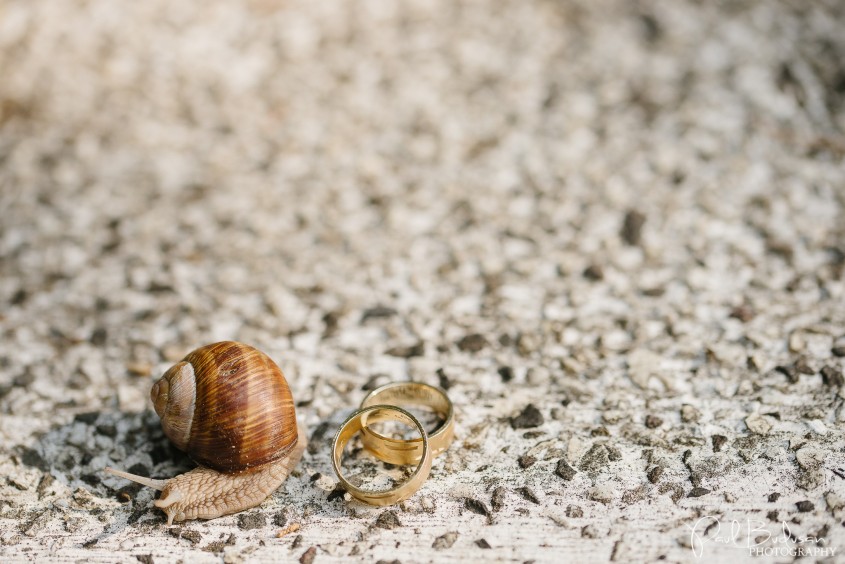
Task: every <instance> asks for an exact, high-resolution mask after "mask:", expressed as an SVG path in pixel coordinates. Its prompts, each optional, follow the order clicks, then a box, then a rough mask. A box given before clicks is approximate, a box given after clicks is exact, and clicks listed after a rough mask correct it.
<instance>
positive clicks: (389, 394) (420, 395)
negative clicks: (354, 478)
mask: <svg viewBox="0 0 845 564" xmlns="http://www.w3.org/2000/svg"><path fill="white" fill-rule="evenodd" d="M377 404H387V405H400V406H408V405H419V406H424V407H428V408H431V409H432V410H433V411H434V412H435V413H436V414H437V415H438V416H440V417H441V418H442V419H443V422H442V423H441V424H440V426H439V427H437V429H435V430H434V431H433V432H432V433H431V434H430V435H429V437H428V443H429V448H430V449H431V452H432V454H431V455H432V457H435V456H437V455H439V454H440V453H442V452H443V451H445V450H446V449H447V448H449V445H450V444H451V443H452V440H453V439H454V438H455V418H454V409H453V407H452V402H451V400H449V396H447V395H446V392H444V391H443V390H441V389H440V388H436V387H434V386H429V385H428V384H423V383H420V382H394V383H391V384H386V385H384V386H381V387H380V388H377V389H375V390H373V391H372V392H370V393H369V394H368V395H367V397H365V398H364V401H362V402H361V407H362V408H365V407H369V406H371V405H377ZM368 422H375V420H369V421H368ZM368 422H365V423H364V424H363V429H362V430H361V441H362V442H363V443H364V448H366V449H367V450H368V451H370V452H372V453H373V454H374V455H376V456H377V457H379V458H380V459H381V460H383V461H384V462H389V463H391V464H416V463H418V462H419V461H420V460H421V459H422V458H423V456H424V455H425V449H426V446H425V439H424V435H423V436H422V437H421V438H414V439H393V438H390V437H386V436H384V435H382V434H380V433H377V432H376V431H374V430H373V429H372V427H370V426H369V425H368ZM421 435H422V434H421Z"/></svg>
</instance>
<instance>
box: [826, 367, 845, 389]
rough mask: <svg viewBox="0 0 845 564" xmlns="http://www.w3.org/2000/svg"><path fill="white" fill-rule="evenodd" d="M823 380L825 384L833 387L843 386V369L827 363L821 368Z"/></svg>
mask: <svg viewBox="0 0 845 564" xmlns="http://www.w3.org/2000/svg"><path fill="white" fill-rule="evenodd" d="M821 375H822V382H823V383H824V385H825V386H831V387H833V388H841V387H842V385H843V384H845V378H843V376H842V371H841V370H839V369H838V368H836V367H834V366H830V365H826V366H824V367H823V368H822V369H821Z"/></svg>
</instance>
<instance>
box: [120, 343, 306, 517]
mask: <svg viewBox="0 0 845 564" xmlns="http://www.w3.org/2000/svg"><path fill="white" fill-rule="evenodd" d="M150 398H151V399H152V401H153V405H154V406H155V411H156V413H157V414H158V416H159V417H160V418H161V426H162V429H163V430H164V434H165V435H167V437H168V438H169V439H170V440H171V441H172V442H173V443H174V444H175V445H176V446H177V447H178V448H180V449H181V450H184V451H185V452H186V453H187V454H188V455H189V456H190V457H191V458H192V459H193V460H194V461H195V462H197V463H198V464H199V465H200V466H199V467H198V468H195V469H194V470H191V471H190V472H187V473H185V474H182V475H179V476H176V477H174V478H171V479H169V480H155V479H151V478H145V477H143V476H136V475H134V474H129V473H127V472H122V471H120V470H114V469H112V468H106V469H105V471H106V472H108V473H110V474H112V475H115V476H119V477H121V478H126V479H127V480H132V481H133V482H137V483H139V484H143V485H145V486H149V487H151V488H155V489H157V490H160V491H161V492H162V493H161V496H160V497H159V499H157V500H156V501H155V502H154V504H155V506H156V507H158V508H160V509H161V510H162V511H164V512H165V513H166V514H167V524H168V525H171V524H173V521H183V520H187V519H213V518H214V517H219V516H221V515H228V514H231V513H237V512H238V511H243V510H244V509H249V508H251V507H255V506H256V505H258V504H260V503H261V502H262V501H264V500H265V499H266V498H267V497H268V496H269V495H270V494H272V493H273V492H274V491H275V490H276V488H278V487H279V486H280V485H281V484H282V482H284V480H285V478H287V476H288V474H290V472H291V470H293V468H294V467H295V466H296V464H297V463H298V462H299V459H300V458H301V457H302V453H303V451H304V450H305V447H306V444H307V439H306V437H305V432H304V427H303V426H301V425H297V421H296V413H295V411H294V405H293V398H292V396H291V392H290V388H289V387H288V383H287V380H285V377H284V374H282V371H281V370H280V369H279V367H278V366H277V365H276V363H275V362H273V361H272V360H271V359H270V357H268V356H267V355H266V354H264V353H263V352H261V351H259V350H258V349H255V348H253V347H251V346H249V345H245V344H243V343H237V342H233V341H224V342H220V343H214V344H211V345H206V346H204V347H200V348H198V349H196V350H194V351H193V352H191V353H189V354H188V355H187V356H186V357H185V358H184V359H183V360H182V361H181V362H178V363H176V364H175V365H174V366H172V367H171V368H170V369H169V370H167V372H165V373H164V376H162V377H161V379H160V380H158V381H157V382H156V383H155V384H154V385H153V388H152V390H151V392H150Z"/></svg>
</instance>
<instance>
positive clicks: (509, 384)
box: [0, 0, 845, 559]
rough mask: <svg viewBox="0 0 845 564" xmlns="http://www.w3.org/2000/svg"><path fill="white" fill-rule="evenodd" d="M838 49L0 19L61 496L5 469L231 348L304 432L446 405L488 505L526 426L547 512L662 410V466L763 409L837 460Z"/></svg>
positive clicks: (384, 19) (775, 31) (104, 14)
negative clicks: (233, 344)
mask: <svg viewBox="0 0 845 564" xmlns="http://www.w3.org/2000/svg"><path fill="white" fill-rule="evenodd" d="M843 30H845V5H843V3H842V2H839V1H836V0H829V1H824V0H818V1H814V2H793V1H786V0H783V1H771V2H765V3H761V2H751V1H740V0H725V1H719V2H707V3H700V2H693V1H668V0H653V1H647V0H642V1H636V2H632V1H628V0H600V1H592V0H571V1H563V0H560V1H553V0H533V1H499V0H496V1H454V0H448V1H445V0H444V1H438V0H402V1H386V0H385V1H382V0H373V1H369V0H367V1H350V2H305V1H297V0H243V1H240V2H234V1H217V0H210V1H204V2H193V1H185V2H166V1H163V0H149V1H146V2H115V1H113V0H51V1H50V2H33V1H31V0H2V1H0V414H2V416H0V417H2V429H1V430H2V433H3V442H4V450H5V451H6V454H5V456H4V455H2V454H0V460H1V459H3V458H5V459H6V461H5V462H3V464H5V466H2V467H3V468H5V469H7V470H8V471H9V472H22V473H23V474H22V476H24V477H23V478H20V480H22V482H21V483H22V484H24V486H26V487H25V488H24V489H23V490H21V489H20V488H12V487H10V488H11V489H9V493H8V494H7V495H9V496H10V497H9V499H13V496H24V497H26V495H29V494H27V490H30V489H31V487H34V484H37V483H38V480H39V479H40V478H39V477H38V475H37V474H36V473H37V472H38V470H33V469H32V468H30V469H26V468H23V469H21V468H20V467H19V465H17V464H16V459H15V458H14V457H12V456H11V454H10V453H12V452H13V448H12V447H13V446H15V445H28V447H27V448H33V447H32V445H34V444H37V441H36V439H35V437H36V436H37V435H36V433H39V432H45V431H48V430H49V429H52V428H55V427H56V426H57V425H66V424H68V423H69V422H72V421H74V417H75V416H78V415H79V414H81V413H87V412H91V411H97V412H102V413H115V414H119V413H138V412H141V411H143V410H145V409H149V402H148V400H147V394H148V390H149V386H150V384H151V378H152V377H154V376H155V377H157V376H158V374H160V373H161V371H162V370H163V369H164V368H166V367H167V366H168V365H169V364H170V363H172V362H173V361H175V360H178V359H180V358H181V357H182V356H184V354H185V353H186V352H187V351H189V350H191V349H192V348H194V347H196V346H199V345H202V344H205V343H209V342H213V341H215V340H221V339H236V340H240V341H245V342H248V343H250V344H253V345H255V346H258V347H259V348H262V349H263V350H265V351H266V352H268V353H269V354H270V355H271V356H273V357H274V358H275V359H276V360H277V362H278V363H279V364H280V366H281V367H282V368H283V370H284V371H285V372H286V374H288V377H289V380H290V381H291V387H292V389H293V391H294V396H295V397H296V398H297V400H298V401H299V403H300V407H301V412H302V413H303V416H304V417H306V419H307V421H308V423H309V425H310V426H317V425H319V423H320V422H321V421H324V420H326V418H329V419H328V420H330V421H334V420H335V419H337V418H338V417H339V414H340V415H342V414H343V413H345V412H344V411H343V410H348V409H351V408H352V407H353V406H354V405H356V403H357V402H358V401H360V397H361V396H362V395H363V393H364V392H363V391H362V388H366V387H372V386H374V385H376V384H378V383H383V382H386V381H390V380H402V379H408V378H411V379H417V380H423V381H427V382H429V383H433V384H438V385H441V386H444V387H449V388H450V389H451V392H450V393H451V394H452V395H453V400H454V401H455V402H456V404H458V405H459V409H460V410H461V411H462V418H463V419H462V426H463V429H464V431H463V439H464V440H465V441H466V442H465V443H462V444H463V446H461V447H459V452H460V454H455V455H454V456H453V457H452V458H450V459H449V461H447V462H444V463H443V466H442V467H441V472H442V473H443V476H451V478H450V479H454V480H457V482H459V483H460V484H462V485H461V488H464V489H462V490H461V491H462V492H465V491H474V489H478V490H479V491H486V490H485V489H484V488H486V487H487V485H489V483H490V482H489V480H488V481H486V482H482V481H479V480H480V479H481V477H480V476H481V475H480V474H474V472H475V469H476V468H478V467H481V466H482V464H488V465H489V466H490V467H491V469H492V470H491V471H493V470H496V468H497V464H501V465H502V466H501V468H504V467H505V466H507V465H511V466H512V465H513V460H514V457H515V456H516V455H519V454H523V453H524V452H525V451H526V450H527V449H528V448H529V447H530V446H531V445H533V444H534V443H536V442H537V437H536V436H535V437H529V438H525V437H523V436H522V435H519V434H518V433H517V434H514V435H513V436H511V435H509V434H508V433H511V434H513V433H514V431H513V429H511V426H510V425H509V424H508V423H507V422H508V420H509V419H508V418H510V417H512V416H514V415H516V414H518V413H520V412H521V410H522V409H523V408H524V407H525V406H526V405H527V404H529V403H530V404H533V405H536V406H537V407H538V408H539V409H540V411H541V413H542V414H544V418H545V423H542V424H544V425H546V427H543V429H545V431H546V432H547V438H549V440H552V441H560V443H559V444H557V443H556V446H554V447H549V448H555V449H557V450H554V451H553V453H552V454H548V453H546V454H545V455H541V456H540V459H541V460H543V461H546V466H545V468H546V470H547V471H546V472H545V474H542V473H541V472H540V470H538V468H541V467H543V466H542V464H541V465H540V466H537V467H536V468H535V470H534V472H535V474H532V475H531V476H530V477H529V478H525V477H520V476H521V475H510V474H502V475H507V476H510V478H512V480H511V481H513V482H514V483H516V482H519V481H520V480H523V479H528V480H529V482H531V480H533V482H531V483H533V484H535V486H532V487H536V488H538V489H543V491H547V492H550V491H557V490H555V488H558V489H559V488H560V486H559V485H558V484H556V485H554V486H549V485H548V483H547V482H544V480H548V479H549V478H548V476H550V475H551V470H549V468H552V467H553V460H552V459H555V460H556V459H557V458H560V454H561V453H562V452H564V451H566V452H568V455H569V456H570V458H571V459H572V460H571V462H572V463H573V464H575V462H576V461H577V459H578V457H579V456H580V455H581V454H583V452H585V451H586V450H587V449H588V448H589V446H590V443H591V441H594V440H595V439H596V437H599V438H601V437H606V436H608V435H604V434H603V432H607V433H609V436H611V437H613V440H615V441H619V444H618V445H617V446H618V447H619V448H621V450H622V452H623V454H624V455H625V456H630V457H638V456H639V446H638V445H641V444H642V442H641V439H639V438H636V437H637V436H639V435H638V433H640V430H636V432H635V431H634V430H632V429H631V428H630V427H629V426H630V425H639V426H642V420H643V417H644V416H645V414H646V413H655V414H659V415H660V417H661V418H662V420H663V421H666V422H667V426H666V427H664V428H663V431H661V432H663V433H664V435H665V436H662V438H661V439H660V441H661V444H662V445H664V447H665V448H667V449H668V450H667V452H674V451H673V449H674V448H676V447H675V446H666V445H674V444H675V443H674V442H673V440H674V439H677V438H678V436H680V435H684V436H687V435H690V436H695V437H698V438H699V439H701V440H702V441H705V442H702V444H705V443H706V445H709V444H710V443H709V442H707V441H709V440H710V436H711V435H712V434H714V433H719V434H720V436H726V437H728V438H731V439H732V438H733V437H734V436H735V435H736V434H737V433H740V434H742V433H747V432H748V431H749V429H748V428H747V426H746V425H745V424H744V423H743V421H744V419H745V417H746V416H748V414H749V413H758V412H761V411H760V410H761V409H762V412H761V413H770V412H771V411H772V410H776V411H778V413H779V416H778V421H783V420H788V421H793V420H794V421H800V420H802V418H805V416H806V417H809V418H810V419H813V420H815V419H818V420H821V421H825V422H826V423H827V424H828V425H833V426H834V427H835V428H836V429H840V428H841V427H840V423H839V419H838V417H839V415H838V413H839V411H838V410H839V407H840V404H841V400H840V399H838V396H836V394H835V390H834V391H831V390H830V389H829V388H826V387H824V386H823V385H822V383H821V376H819V374H820V370H821V369H822V368H823V367H824V366H831V367H833V368H834V369H838V370H840V373H841V360H840V359H839V357H840V356H841V355H839V356H837V354H836V352H835V351H836V350H837V347H840V348H839V350H840V351H841V352H842V354H845V348H843V347H845V343H843V342H842V340H841V337H842V336H843V335H845V308H843V306H842V303H843V302H842V299H843V297H844V296H845V289H844V288H843V283H842V272H843V265H845V216H844V215H843V209H845V172H843V158H845V63H843V61H845V32H843ZM801 359H803V362H804V363H805V364H806V365H808V368H806V370H805V371H804V372H801V371H800V370H797V369H795V368H794V367H795V363H796V362H798V361H800V360H801ZM778 367H781V368H783V367H786V368H784V369H783V370H781V372H778V371H777V370H776V369H777V368H778ZM790 370H791V372H790ZM787 372H789V374H788V377H785V376H784V374H786V373H787ZM798 374H805V376H803V377H800V376H799V375H798ZM801 378H803V380H802V379H801ZM840 378H841V375H840ZM811 379H812V380H811ZM814 394H818V395H814ZM789 395H791V396H793V397H794V398H799V399H800V401H798V399H795V400H788V399H787V396H789ZM837 402H838V403H837ZM774 404H777V405H776V406H775V407H771V405H774ZM781 404H783V405H781ZM799 404H801V405H799ZM810 404H813V405H816V406H820V407H819V409H821V410H822V413H821V414H810V415H807V414H806V413H804V412H803V411H801V410H802V409H803V408H802V407H801V406H802V405H803V406H806V405H810ZM681 405H694V406H695V410H696V411H697V412H698V413H699V417H703V419H701V421H703V422H704V423H699V418H698V417H692V416H690V417H691V418H684V420H683V421H682V420H681V416H680V415H679V413H680V412H679V411H678V410H679V409H680V406H681ZM689 413H690V412H689V411H687V414H688V415H689ZM332 418H334V419H332ZM95 419H96V417H95ZM770 419H771V418H770ZM92 421H93V420H92ZM503 422H504V423H503ZM674 422H677V426H675V425H674ZM83 423H84V421H83ZM682 423H683V424H682ZM771 423H772V424H773V425H775V424H777V421H774V420H773V421H772V422H771ZM497 425H499V426H500V427H502V428H501V429H499V430H496V429H498V427H496V426H497ZM685 425H686V426H685ZM799 427H800V426H799ZM490 429H493V430H490ZM596 429H604V431H599V432H598V435H596V434H594V433H595V431H596ZM323 431H324V432H326V430H325V429H324V430H323ZM658 431H659V429H658ZM782 431H783V432H784V433H785V432H787V431H786V428H784V429H782ZM85 432H88V431H85ZM90 432H92V433H93V432H95V431H90ZM120 432H123V431H120ZM655 432H657V431H655ZM795 432H796V433H799V435H800V431H795ZM837 432H838V431H837ZM485 433H493V436H487V435H485ZM331 434H332V432H327V436H329V435H331ZM572 436H575V437H576V438H578V440H580V441H581V442H580V443H577V444H580V445H581V446H580V447H578V446H577V445H576V447H572V446H571V445H570V446H567V445H568V444H569V443H568V442H567V441H569V440H570V439H571V437H572ZM796 436H798V435H796ZM781 438H783V436H781ZM57 440H58V439H57ZM62 440H64V439H62ZM91 440H93V439H91ZM103 440H106V439H103ZM602 440H604V439H602ZM503 441H504V442H503ZM513 441H516V442H515V443H514V442H513ZM59 442H61V441H59ZM470 444H471V445H472V447H471V448H470V447H469V446H468V445H470ZM508 444H510V445H511V450H510V451H507V452H503V451H502V448H503V446H504V445H508ZM696 444H698V443H696ZM57 448H59V447H57ZM579 448H580V449H581V450H579ZM661 448H663V447H661ZM706 448H707V449H710V446H706ZM831 448H832V447H831ZM567 449H569V450H567ZM626 449H627V450H626ZM102 450H103V449H100V452H102ZM106 450H107V449H106ZM15 452H16V451H15ZM45 452H46V451H43V449H42V451H41V456H45V457H47V455H46V454H45ZM543 452H546V451H543ZM708 452H709V453H710V454H711V455H712V454H713V451H712V450H709V451H708ZM97 454H98V453H97V452H94V453H93V455H94V456H96V455H97ZM325 454H326V453H324V452H322V451H319V452H317V451H315V452H314V453H312V455H314V456H325ZM735 454H736V453H735V452H734V453H733V455H735ZM65 455H66V454H65ZM733 455H732V456H733ZM57 456H58V455H57ZM544 456H545V458H544ZM667 456H669V455H668V454H667ZM673 456H674V455H673ZM47 458H49V457H47ZM72 458H73V459H74V460H75V461H76V462H82V463H83V465H85V464H88V465H89V466H90V467H88V468H87V470H86V472H94V471H95V470H96V468H94V466H96V464H93V465H92V464H91V458H90V457H89V458H88V460H85V456H84V453H75V451H74V453H73V454H72ZM315 460H316V462H313V464H316V465H317V467H319V469H321V470H322V471H323V472H324V473H326V474H328V475H330V474H331V471H330V469H329V467H328V466H326V468H322V467H321V466H320V465H321V464H323V465H325V464H326V461H327V460H328V458H327V457H326V459H325V461H323V459H322V458H317V459H315ZM673 460H674V458H673ZM95 462H96V461H95ZM100 462H102V460H100ZM761 464H762V463H761ZM768 464H769V466H770V470H769V471H768V472H770V474H766V475H767V476H770V477H771V476H775V475H777V476H780V474H778V472H780V471H781V470H779V468H781V467H780V466H778V464H782V465H783V467H782V468H783V469H784V470H783V472H786V470H785V469H786V468H791V467H792V464H793V463H792V462H790V461H789V460H787V459H786V458H784V459H783V460H781V461H780V462H779V463H771V462H769V463H768ZM147 465H148V469H154V468H155V465H154V464H152V463H151V462H150V461H149V460H148V461H147ZM673 465H674V466H673ZM47 466H49V460H48V462H47ZM511 466H507V468H508V470H507V472H511V471H513V470H512V469H511ZM628 466H629V467H630V466H631V465H630V464H628ZM665 466H666V467H667V468H670V467H672V468H674V467H677V468H678V470H677V476H676V478H677V479H678V480H679V481H680V483H684V480H686V479H687V478H686V477H684V476H683V472H686V470H684V467H683V465H682V464H681V462H680V459H678V460H677V461H675V462H672V463H671V464H670V463H669V462H666V464H665ZM771 466H774V467H775V470H771ZM501 468H499V470H498V471H499V472H500V473H502V472H505V470H501ZM42 470H43V469H42ZM436 471H437V468H436V469H435V472H436ZM27 472H29V474H27ZM462 472H463V473H462ZM626 472H628V470H625V469H624V468H620V469H618V470H616V471H610V473H609V474H606V475H604V476H605V478H606V479H607V480H610V482H609V483H613V484H615V486H614V488H616V489H618V490H619V492H620V493H619V495H621V491H623V490H624V489H625V488H626V487H635V485H636V484H638V483H639V481H641V480H642V477H641V476H639V477H636V476H633V475H631V476H629V475H628V474H626ZM638 472H639V470H638ZM755 472H758V474H757V475H760V474H759V472H762V473H765V472H767V471H766V470H765V469H764V468H763V467H762V466H761V467H760V468H759V469H757V470H755ZM58 474H61V472H59V473H58ZM752 474H754V472H752ZM26 476H29V477H28V478H27V477H26ZM434 476H435V477H436V474H435V475H434ZM485 476H486V474H485ZM488 478H490V479H493V478H491V477H490V476H488ZM433 479H434V478H433ZM444 479H445V478H444ZM555 479H556V478H555ZM601 479H603V478H601V477H599V478H598V480H599V482H601ZM772 479H774V478H772ZM74 480H77V481H76V482H75V481H74ZM59 481H62V478H61V476H60V480H59ZM91 481H92V480H89V482H91ZM494 481H495V480H494ZM65 482H67V483H69V484H72V485H73V484H77V485H78V484H80V483H81V482H78V477H73V476H71V477H69V478H67V479H65ZM770 482H771V480H770ZM561 483H562V482H561ZM544 484H545V485H544ZM89 485H91V484H89ZM305 485H307V484H305ZM482 485H483V487H482ZM303 487H305V486H303ZM711 487H712V486H711ZM726 487H727V486H726ZM446 489H447V490H448V488H446ZM467 489H468V490H467ZM616 489H615V490H614V491H616ZM672 491H674V490H672ZM30 493H32V492H31V491H30ZM33 495H34V494H33ZM57 495H58V494H57ZM103 495H104V494H103ZM455 495H456V496H457V498H461V496H462V495H464V494H460V495H458V494H455ZM486 495H489V494H486ZM567 495H572V496H576V497H577V496H579V495H581V496H583V495H584V494H583V493H578V492H564V493H560V496H564V497H560V496H558V497H554V496H552V494H549V496H550V497H548V498H543V503H544V504H545V505H544V507H553V506H555V505H558V504H559V503H562V502H560V500H561V499H564V498H565V496H567ZM654 495H655V496H657V495H663V496H664V497H665V492H663V494H659V493H657V492H656V491H655V493H654ZM457 498H456V499H457ZM27 499H28V498H27ZM33 503H36V501H33ZM456 503H457V502H456ZM601 503H602V502H599V504H598V505H597V506H596V509H595V511H596V512H597V513H596V514H595V515H593V517H594V519H598V521H596V522H602V521H601V518H603V517H601V516H606V515H605V513H602V512H601V511H602V510H601V507H602V505H601ZM565 506H566V505H565V504H564V505H563V507H565ZM819 506H821V502H820V503H819ZM444 507H448V504H447V503H445V502H444ZM561 510H562V509H561ZM667 511H668V512H669V513H671V512H672V511H674V509H672V510H669V509H667ZM658 513H659V512H658ZM669 513H667V515H668V514H669ZM523 517H524V515H523ZM444 518H445V517H444ZM525 518H526V519H527V517H525ZM544 522H548V521H544ZM608 527H610V525H608ZM538 530H539V529H538ZM609 530H612V529H609ZM12 536H14V535H12ZM611 536H612V535H611ZM564 537H565V535H564ZM564 537H561V538H564ZM9 538H11V537H9ZM596 538H597V537H596ZM661 538H662V537H661ZM667 538H668V537H667ZM7 540H8V538H7ZM423 540H424V541H425V543H424V544H425V547H426V550H428V548H427V547H430V546H431V539H430V538H428V537H425V539H423ZM469 540H472V539H468V542H469ZM491 540H492V538H491ZM408 542H413V541H410V540H409V541H408ZM514 542H517V541H514ZM561 542H564V541H561ZM594 542H595V543H600V542H602V541H600V540H595V541H594ZM603 542H609V541H607V539H604V541H603ZM306 546H307V545H306ZM532 546H533V545H532ZM497 554H499V553H497ZM660 554H662V553H659V551H658V552H656V553H654V554H652V555H651V556H653V557H657V556H659V555H660ZM540 558H541V559H542V554H541V556H540Z"/></svg>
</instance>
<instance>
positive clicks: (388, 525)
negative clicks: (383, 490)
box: [376, 511, 402, 529]
mask: <svg viewBox="0 0 845 564" xmlns="http://www.w3.org/2000/svg"><path fill="white" fill-rule="evenodd" d="M401 526H402V523H401V522H400V521H399V515H397V514H396V512H395V511H385V512H384V513H382V514H381V515H379V516H378V518H377V519H376V527H379V528H382V529H395V528H396V527H401Z"/></svg>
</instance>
